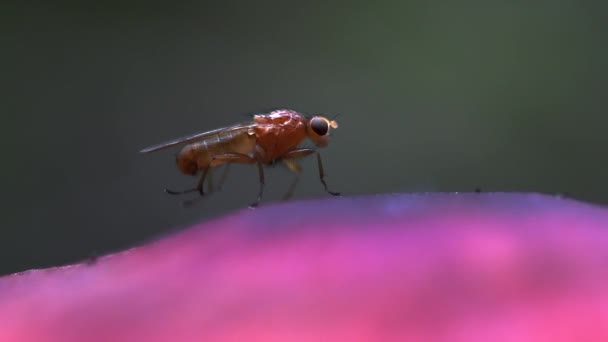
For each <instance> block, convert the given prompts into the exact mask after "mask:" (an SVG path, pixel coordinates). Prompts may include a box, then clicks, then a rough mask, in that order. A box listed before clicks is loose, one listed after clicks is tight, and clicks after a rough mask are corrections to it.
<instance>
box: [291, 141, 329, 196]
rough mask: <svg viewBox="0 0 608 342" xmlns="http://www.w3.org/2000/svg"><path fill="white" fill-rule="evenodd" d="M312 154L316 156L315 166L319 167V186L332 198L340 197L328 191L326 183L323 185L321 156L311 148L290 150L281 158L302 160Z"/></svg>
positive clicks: (323, 175)
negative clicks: (321, 185)
mask: <svg viewBox="0 0 608 342" xmlns="http://www.w3.org/2000/svg"><path fill="white" fill-rule="evenodd" d="M313 153H316V154H317V164H318V166H319V179H320V180H321V184H323V187H324V188H325V191H326V192H327V193H328V194H330V195H332V196H340V193H339V192H333V191H330V190H329V189H328V188H327V183H325V172H323V162H322V161H321V154H320V153H319V152H318V151H317V150H315V149H313V148H299V149H297V150H292V151H289V152H287V153H286V154H285V155H284V156H283V157H282V158H284V159H294V158H302V157H306V156H308V155H311V154H313Z"/></svg>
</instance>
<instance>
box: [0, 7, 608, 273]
mask: <svg viewBox="0 0 608 342" xmlns="http://www.w3.org/2000/svg"><path fill="white" fill-rule="evenodd" d="M2 7H3V9H2V11H0V28H1V29H0V39H1V40H2V43H3V44H2V54H1V55H0V65H1V67H2V77H1V79H2V81H1V82H0V84H2V100H1V101H0V103H1V108H2V111H1V115H2V120H1V122H2V123H1V125H0V127H1V128H2V134H1V135H0V139H2V146H3V151H4V152H3V156H2V161H3V162H2V168H1V177H0V180H1V182H2V196H0V198H2V206H1V208H2V209H1V210H2V212H1V215H0V219H1V221H0V224H1V226H0V229H1V230H0V274H7V273H11V272H16V271H21V270H26V269H30V268H38V267H47V266H53V265H61V264H65V263H70V262H74V261H78V260H81V259H84V258H87V257H90V256H93V255H96V254H104V253H108V252H112V251H117V250H120V249H124V248H128V247H130V246H133V245H136V244H139V243H142V242H144V241H146V240H149V239H153V238H156V237H158V236H160V235H163V234H166V233H169V232H171V231H173V230H175V229H180V228H182V227H184V226H186V225H188V224H189V223H192V222H196V221H200V220H208V219H211V218H213V217H217V216H220V215H223V214H226V213H229V212H231V211H234V210H237V209H241V208H244V207H246V206H247V205H248V204H249V203H250V202H251V201H252V200H253V199H254V198H255V195H256V192H257V189H258V182H257V173H256V171H255V167H254V166H251V165H241V166H235V167H232V168H231V171H230V175H229V179H228V182H227V183H226V185H225V186H224V189H223V191H222V192H221V193H217V194H214V195H213V196H212V197H209V198H207V199H206V200H205V201H203V202H201V203H199V204H198V205H196V206H194V207H192V208H182V206H181V205H180V198H176V197H172V196H169V195H166V194H165V193H164V192H163V188H164V187H171V188H177V189H180V188H188V187H192V185H193V184H194V183H195V182H196V179H194V178H191V177H188V176H185V175H182V174H180V173H179V171H178V170H177V169H176V167H175V164H174V153H175V152H176V151H177V150H170V151H163V152H157V153H155V154H150V155H140V154H139V153H138V151H139V150H140V149H141V148H143V147H145V146H147V145H151V144H155V143H159V142H162V141H165V140H167V139H171V138H174V137H177V136H181V135H184V134H188V133H194V132H199V131H205V130H209V129H214V128H218V127H221V126H226V125H231V124H233V123H235V122H239V121H243V120H247V119H248V118H247V116H246V114H252V113H259V112H265V111H268V110H270V109H274V108H292V109H296V110H299V111H302V112H304V113H308V114H316V113H322V114H326V115H328V116H332V115H335V114H340V116H339V120H338V121H339V123H340V128H339V129H338V130H336V131H334V133H335V134H334V136H333V139H332V141H331V144H330V146H329V147H328V148H327V149H325V150H324V151H323V157H324V163H325V169H326V173H327V181H328V184H329V185H330V187H331V188H332V189H334V190H336V191H341V192H343V193H344V194H346V195H354V194H370V193H384V192H419V191H465V192H466V191H473V190H474V189H476V188H481V189H482V190H483V191H537V192H544V193H568V194H570V195H571V196H573V197H575V198H577V199H581V200H584V201H589V202H594V203H602V204H604V203H608V182H607V181H606V175H607V174H608V155H607V154H606V147H607V146H608V134H607V133H606V130H607V127H608V116H607V115H606V84H607V83H606V81H607V80H608V63H607V62H606V61H608V44H606V34H605V33H606V29H607V26H608V20H606V13H607V12H606V10H608V6H607V5H606V2H599V1H575V0H570V1H535V2H528V1H515V2H503V1H481V0H470V1H460V2H454V3H443V4H437V3H433V2H428V1H408V2H404V1H394V2H382V1H376V2H352V1H343V2H317V1H311V2H304V1H301V2H290V1H279V0H270V1H208V2H198V3H196V4H187V3H183V4H175V3H164V4H153V3H143V2H136V1H120V2H119V1H106V2H98V3H97V4H92V3H78V4H76V3H74V4H70V3H53V2H46V3H40V4H33V3H28V4H25V3H21V4H15V5H9V4H3V5H2ZM303 166H304V169H305V173H304V174H303V176H302V177H301V180H300V182H299V185H298V188H297V190H296V194H295V198H311V197H319V196H326V194H325V193H324V192H323V190H322V187H321V185H320V184H319V181H318V177H317V173H316V164H315V160H314V158H310V159H308V160H306V161H304V163H303ZM292 178H293V176H292V174H290V173H289V172H287V171H286V170H285V169H283V168H276V169H272V170H269V171H268V172H267V192H266V195H265V203H271V202H273V201H276V200H279V199H280V197H281V195H282V194H283V193H284V191H285V190H286V188H287V187H288V186H289V184H290V182H291V180H292ZM216 179H217V177H216Z"/></svg>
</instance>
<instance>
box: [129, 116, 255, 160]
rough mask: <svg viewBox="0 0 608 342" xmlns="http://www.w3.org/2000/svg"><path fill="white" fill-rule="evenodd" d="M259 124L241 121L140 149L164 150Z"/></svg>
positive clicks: (147, 150)
mask: <svg viewBox="0 0 608 342" xmlns="http://www.w3.org/2000/svg"><path fill="white" fill-rule="evenodd" d="M255 126H257V124H256V123H251V122H247V123H240V124H236V125H234V126H230V127H223V128H218V129H214V130H212V131H208V132H203V133H195V134H191V135H187V136H184V137H180V138H177V139H174V140H171V141H167V142H164V143H162V144H158V145H153V146H149V147H146V148H144V149H143V150H141V151H139V152H140V153H149V152H155V151H159V150H164V149H166V148H169V147H173V146H179V145H185V144H189V143H193V142H197V141H202V140H205V139H209V138H212V137H215V136H217V135H219V134H225V133H229V132H237V131H242V130H245V129H249V128H253V127H255Z"/></svg>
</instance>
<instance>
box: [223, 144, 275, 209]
mask: <svg viewBox="0 0 608 342" xmlns="http://www.w3.org/2000/svg"><path fill="white" fill-rule="evenodd" d="M211 159H212V163H218V164H224V163H239V164H253V163H256V164H257V166H258V175H259V180H260V190H259V192H258V197H257V198H256V200H255V202H253V203H252V204H251V205H250V207H252V208H255V207H257V206H258V204H260V201H262V195H263V194H264V167H263V165H262V163H261V162H260V161H259V160H257V159H255V158H253V157H250V156H248V155H246V154H241V153H227V154H220V155H216V156H213V157H212V158H211Z"/></svg>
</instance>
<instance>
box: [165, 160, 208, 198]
mask: <svg viewBox="0 0 608 342" xmlns="http://www.w3.org/2000/svg"><path fill="white" fill-rule="evenodd" d="M209 169H210V168H209V167H208V168H206V169H204V170H203V174H202V175H201V178H200V179H199V181H198V184H197V185H196V188H194V189H187V190H182V191H175V190H169V189H165V192H166V193H168V194H169V195H183V194H188V193H191V192H195V191H198V193H200V194H201V196H203V195H204V194H205V193H204V192H203V184H205V177H207V173H208V172H209Z"/></svg>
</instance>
